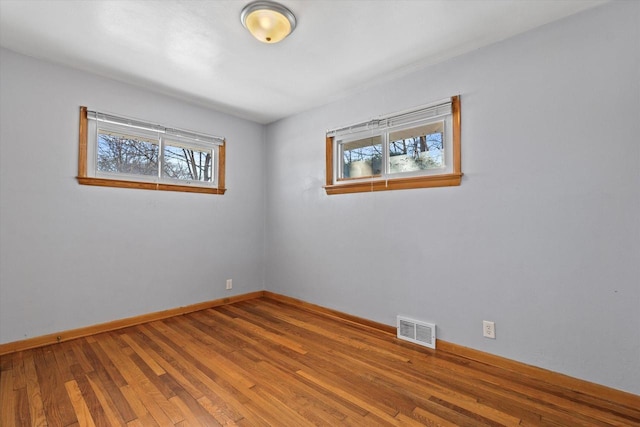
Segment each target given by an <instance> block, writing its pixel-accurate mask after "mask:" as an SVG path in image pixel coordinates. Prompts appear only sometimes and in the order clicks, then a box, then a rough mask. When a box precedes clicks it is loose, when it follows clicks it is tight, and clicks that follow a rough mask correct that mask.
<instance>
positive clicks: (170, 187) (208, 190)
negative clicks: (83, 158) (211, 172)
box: [77, 176, 227, 194]
mask: <svg viewBox="0 0 640 427" xmlns="http://www.w3.org/2000/svg"><path fill="white" fill-rule="evenodd" d="M77 180H78V182H79V183H80V184H82V185H96V186H99V187H118V188H135V189H138V190H158V191H180V192H184V193H202V194H224V193H225V192H226V191H227V189H226V188H214V187H197V186H193V185H177V184H164V183H155V182H137V181H123V180H119V179H107V178H93V177H83V176H79V177H77Z"/></svg>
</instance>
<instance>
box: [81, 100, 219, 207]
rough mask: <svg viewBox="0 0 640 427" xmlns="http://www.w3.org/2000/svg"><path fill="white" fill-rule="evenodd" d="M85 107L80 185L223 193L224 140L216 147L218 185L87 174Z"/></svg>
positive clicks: (82, 123)
mask: <svg viewBox="0 0 640 427" xmlns="http://www.w3.org/2000/svg"><path fill="white" fill-rule="evenodd" d="M87 120H88V119H87V107H80V139H79V147H78V176H77V177H76V179H77V180H78V182H79V183H80V184H82V185H95V186H99V187H117V188H135V189H139V190H159V191H179V192H184V193H202V194H224V193H225V192H226V191H227V189H226V188H224V174H225V146H226V141H225V142H223V143H222V145H220V146H219V147H218V187H217V188H213V187H197V186H191V185H179V184H166V183H156V182H142V181H127V180H120V179H108V178H96V177H92V176H88V175H87V156H88V148H87V144H88V131H89V126H88V123H87Z"/></svg>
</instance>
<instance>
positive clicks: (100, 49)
mask: <svg viewBox="0 0 640 427" xmlns="http://www.w3.org/2000/svg"><path fill="white" fill-rule="evenodd" d="M606 1H607V0H282V1H281V3H282V4H283V5H285V6H287V7H288V8H289V9H291V11H292V12H293V13H294V14H295V15H296V17H297V19H298V27H297V28H296V30H295V31H294V32H293V33H292V35H291V36H289V37H288V38H287V39H285V40H284V41H283V42H281V43H279V44H273V45H268V44H264V43H260V42H258V41H257V40H255V39H254V38H253V37H252V36H251V35H250V34H249V33H248V32H247V31H246V30H245V28H244V27H243V26H242V24H241V23H240V18H239V17H240V11H241V10H242V8H243V7H244V6H245V5H246V4H247V3H249V2H250V0H246V1H243V0H215V1H179V0H164V1H145V0H129V1H111V0H110V1H106V0H93V1H78V0H49V1H25V0H0V45H2V46H3V47H6V48H8V49H11V50H14V51H16V52H20V53H23V54H26V55H30V56H34V57H38V58H45V59H49V60H52V61H55V62H58V63H62V64H66V65H69V66H72V67H76V68H80V69H83V70H87V71H91V72H94V73H97V74H100V75H104V76H107V77H111V78H114V79H117V80H121V81H125V82H130V83H133V84H137V85H140V86H143V87H146V88H149V89H152V90H155V91H159V92H162V93H166V94H170V95H173V96H177V97H179V98H182V99H186V100H189V101H191V102H195V103H198V104H200V105H204V106H208V107H212V108H215V109H217V110H221V111H224V112H227V113H231V114H234V115H237V116H240V117H243V118H247V119H250V120H254V121H257V122H260V123H269V122H272V121H275V120H278V119H280V118H283V117H286V116H289V115H292V114H296V113H299V112H301V111H304V110H308V109H310V108H313V107H316V106H319V105H323V104H326V103H329V102H331V101H334V100H336V99H339V98H340V97H343V96H346V95H349V94H351V93H354V92H356V91H358V90H362V89H363V88H364V87H366V86H368V85H371V84H373V83H375V82H377V81H380V80H382V79H385V78H389V77H391V76H396V75H399V74H402V73H405V72H407V71H408V70H411V69H415V67H418V66H424V65H427V64H432V63H436V62H439V61H443V60H445V59H448V58H451V57H453V56H456V55H460V54H462V53H465V52H468V51H471V50H474V49H477V48H479V47H482V46H485V45H488V44H490V43H494V42H496V41H499V40H502V39H505V38H507V37H510V36H512V35H515V34H518V33H521V32H524V31H527V30H530V29H532V28H535V27H538V26H540V25H544V24H546V23H548V22H551V21H554V20H557V19H560V18H563V17H565V16H568V15H571V14H574V13H577V12H580V11H582V10H585V9H588V8H591V7H594V6H597V5H599V4H602V3H604V2H606Z"/></svg>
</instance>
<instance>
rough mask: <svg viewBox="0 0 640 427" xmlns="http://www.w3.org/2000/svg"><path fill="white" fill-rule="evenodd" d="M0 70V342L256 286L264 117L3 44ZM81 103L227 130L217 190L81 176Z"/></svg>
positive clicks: (259, 283) (260, 272) (259, 280)
mask: <svg viewBox="0 0 640 427" xmlns="http://www.w3.org/2000/svg"><path fill="white" fill-rule="evenodd" d="M0 76H1V78H0V94H1V96H0V98H1V100H0V235H1V239H0V342H3V343H4V342H11V341H16V340H20V339H24V338H29V337H33V336H39V335H43V334H47V333H52V332H57V331H63V330H68V329H72V328H77V327H83V326H88V325H91V324H95V323H100V322H106V321H111V320H115V319H120V318H123V317H129V316H134V315H139V314H145V313H149V312H153V311H157V310H163V309H167V308H173V307H179V306H183V305H188V304H192V303H197V302H201V301H207V300H212V299H216V298H222V297H225V296H231V295H235V294H241V293H246V292H252V291H256V290H262V289H263V288H264V244H263V243H264V206H265V195H264V186H263V177H264V175H265V167H264V153H265V147H264V127H263V126H261V125H258V124H255V123H252V122H249V121H246V120H242V119H238V118H234V117H231V116H228V115H225V114H220V113H216V112H213V111H211V110H207V109H204V108H199V107H195V106H193V105H190V104H187V103H183V102H180V101H176V100H175V99H172V98H168V97H165V96H162V95H158V94H153V93H150V92H147V91H144V90H141V89H139V88H136V87H133V86H128V85H125V84H121V83H118V82H115V81H112V80H107V79H104V78H101V77H98V76H94V75H90V74H86V73H83V72H80V71H74V70H71V69H68V68H64V67H60V66H57V65H53V64H51V63H48V62H42V61H38V60H35V59H32V58H28V57H25V56H22V55H18V54H15V53H13V52H11V51H8V50H5V49H3V50H1V51H0ZM80 105H86V106H89V107H90V108H96V109H99V110H103V111H110V112H115V113H118V114H122V115H127V116H132V117H138V118H142V119H146V120H149V121H154V122H158V123H162V124H166V125H170V126H175V127H181V128H186V129H192V130H195V131H200V132H208V133H213V134H215V135H222V136H225V137H226V138H227V163H226V164H227V175H226V182H227V187H228V188H229V190H228V192H227V194H226V195H224V196H214V195H200V194H190V193H175V192H163V191H143V190H131V189H117V188H100V187H89V186H81V185H79V184H78V183H77V181H76V180H75V176H76V175H77V172H78V166H77V165H78V160H77V159H78V120H79V106H80ZM227 278H232V279H233V285H234V286H233V290H232V291H226V290H224V289H225V280H226V279H227Z"/></svg>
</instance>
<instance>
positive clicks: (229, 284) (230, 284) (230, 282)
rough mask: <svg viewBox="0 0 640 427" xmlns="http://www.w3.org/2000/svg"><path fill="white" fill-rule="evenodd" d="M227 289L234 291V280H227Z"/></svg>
mask: <svg viewBox="0 0 640 427" xmlns="http://www.w3.org/2000/svg"><path fill="white" fill-rule="evenodd" d="M227 289H233V280H231V279H227Z"/></svg>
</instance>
